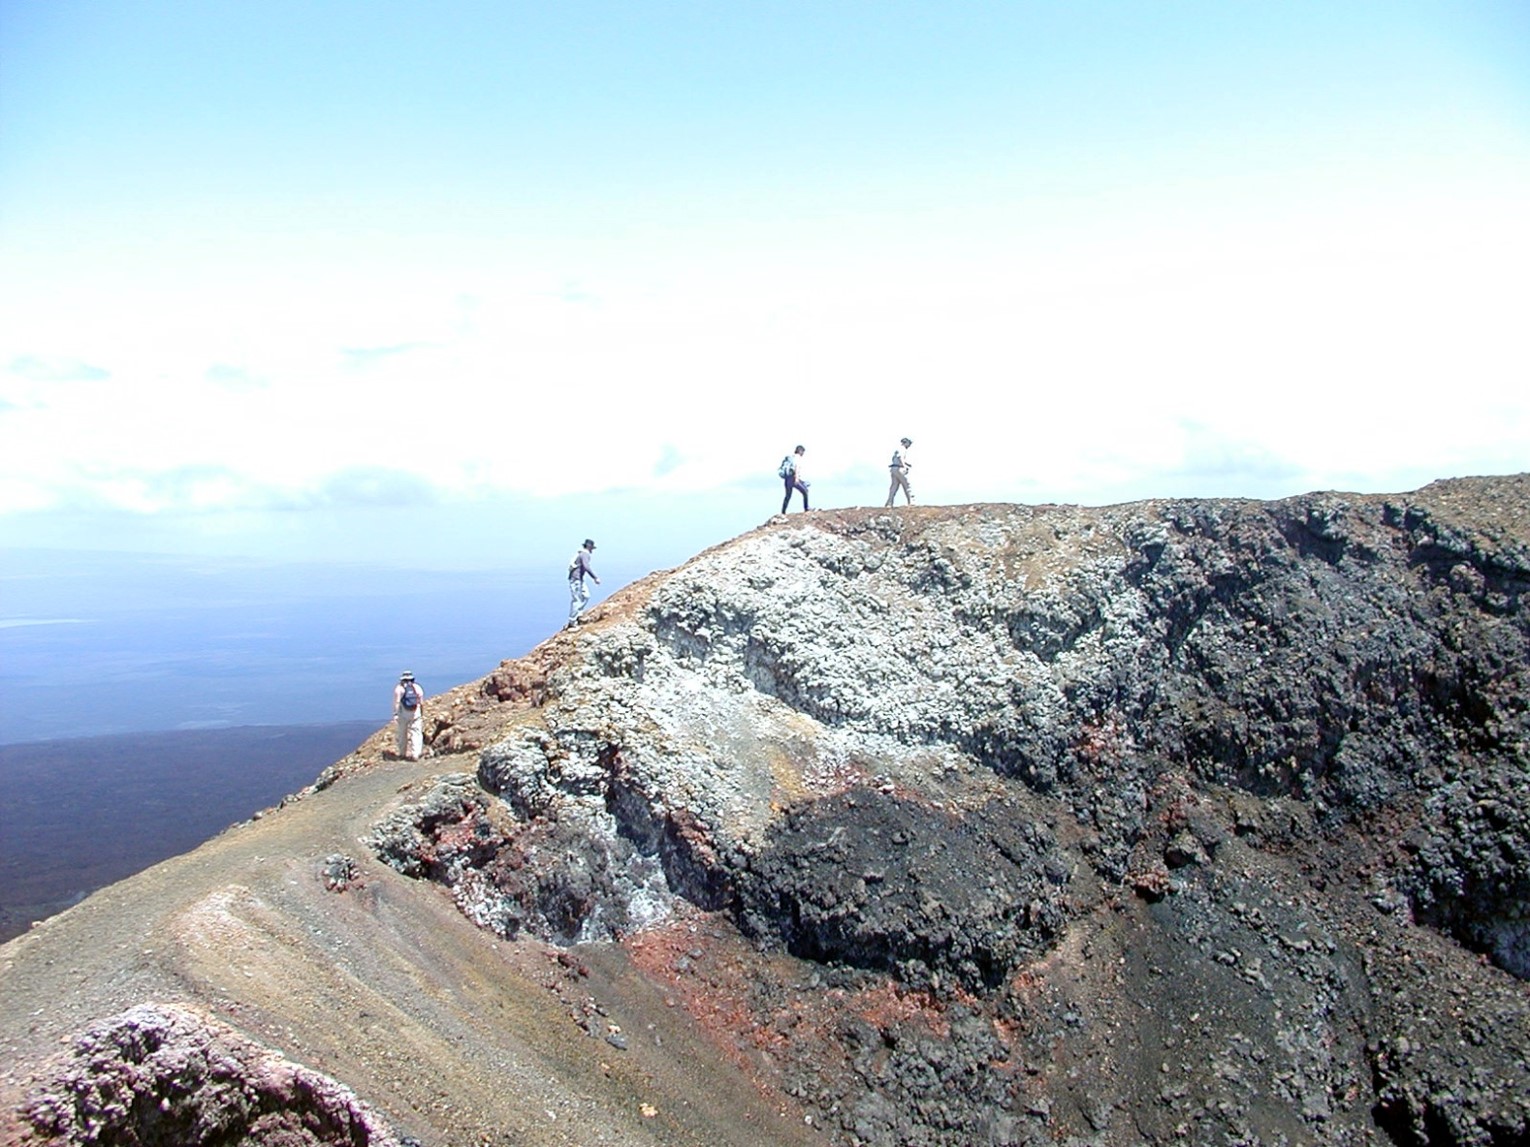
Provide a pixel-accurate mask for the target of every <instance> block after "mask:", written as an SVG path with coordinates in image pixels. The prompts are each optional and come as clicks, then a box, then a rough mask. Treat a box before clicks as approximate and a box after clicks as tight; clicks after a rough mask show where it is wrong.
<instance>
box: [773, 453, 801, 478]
mask: <svg viewBox="0 0 1530 1147" xmlns="http://www.w3.org/2000/svg"><path fill="white" fill-rule="evenodd" d="M796 472H797V463H796V462H795V461H794V460H793V459H792V456H791V455H790V454H788V455H787V456H786V457H785V458H783V459H781V465H780V466H779V467H777V468H776V477H777V478H790V477H791V476H792V475H793V474H795V473H796Z"/></svg>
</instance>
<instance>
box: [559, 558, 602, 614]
mask: <svg viewBox="0 0 1530 1147" xmlns="http://www.w3.org/2000/svg"><path fill="white" fill-rule="evenodd" d="M594 556H595V543H594V542H592V541H590V539H589V538H585V539H584V548H583V549H581V550H579V552H578V553H576V554H575V555H574V560H573V561H571V562H569V563H568V597H569V603H568V624H567V625H566V626H564V628H565V629H573V628H574V626H576V625H578V624H579V615H580V613H582V612H583V611H584V607H585V606H586V605H588V604H589V603H590V591H589V590H587V589H585V588H584V579H585V576H586V575H588V576H589V577H590V578H591V579H592V580H593V581H594V582H595V584H596V585H599V584H600V578H598V577H596V576H595V567H594V566H593V565H591V564H590V559H591V558H592V557H594Z"/></svg>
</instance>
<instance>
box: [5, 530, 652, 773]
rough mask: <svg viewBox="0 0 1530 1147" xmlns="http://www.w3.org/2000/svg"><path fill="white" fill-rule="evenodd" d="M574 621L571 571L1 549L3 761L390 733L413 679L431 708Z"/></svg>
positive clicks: (608, 582) (610, 581)
mask: <svg viewBox="0 0 1530 1147" xmlns="http://www.w3.org/2000/svg"><path fill="white" fill-rule="evenodd" d="M611 572H612V573H618V572H619V571H611ZM619 584H621V581H620V580H618V577H613V576H607V577H606V578H605V584H604V586H603V587H602V589H609V588H612V587H613V586H615V585H619ZM602 596H603V594H602ZM597 600H599V599H597ZM566 610H567V589H566V585H565V584H564V581H563V571H562V570H561V569H554V570H550V571H548V572H547V573H545V574H529V573H527V572H525V571H519V572H508V571H507V572H501V571H472V572H442V571H418V570H410V571H396V570H385V569H373V568H370V567H365V566H338V565H314V566H304V565H278V564H267V563H261V562H255V561H243V560H236V559H217V558H192V557H167V556H158V555H154V556H151V555H135V554H118V553H94V552H92V553H82V552H74V551H42V550H10V551H4V550H0V698H3V705H0V744H12V743H16V742H21V741H41V740H49V739H54V738H61V737H86V736H98V735H103V734H114V733H131V732H140V731H149V730H189V729H217V728H228V727H232V726H242V725H300V724H328V723H334V722H340V721H356V720H374V721H376V722H377V723H378V724H379V725H380V724H382V723H383V722H384V721H385V720H386V719H387V718H388V714H389V708H390V705H391V699H392V689H393V685H394V683H395V682H396V681H397V679H398V674H399V673H400V672H401V671H402V670H405V669H409V670H412V671H414V673H415V674H416V675H417V676H418V677H419V679H420V681H421V683H422V684H423V685H424V686H425V688H426V690H427V692H436V691H439V690H444V689H447V688H449V687H451V686H454V685H459V684H461V683H463V682H465V681H471V680H474V679H475V678H478V677H481V676H483V675H484V674H486V673H488V672H489V671H490V670H492V669H493V668H494V667H495V666H496V665H497V664H498V663H499V662H500V661H501V660H504V659H505V658H510V657H519V656H521V655H523V654H525V653H526V652H528V651H529V650H530V649H531V648H533V647H534V646H535V645H537V644H538V643H539V642H541V641H542V640H543V639H545V638H546V637H548V636H550V635H551V634H552V633H554V632H556V631H557V629H558V627H559V625H560V624H561V623H562V622H563V620H564V617H565V614H566Z"/></svg>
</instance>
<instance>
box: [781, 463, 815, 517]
mask: <svg viewBox="0 0 1530 1147" xmlns="http://www.w3.org/2000/svg"><path fill="white" fill-rule="evenodd" d="M805 453H807V451H806V449H805V448H804V447H802V446H799V447H797V449H795V450H793V451H792V452H791V453H790V454H788V455H787V456H786V457H785V458H783V459H781V468H780V469H779V470H777V471H776V473H777V474H779V475H780V476H781V480H782V481H783V482H785V483H786V497H784V498H782V499H781V512H782V513H783V514H784V513H786V508H787V507H788V506H790V505H791V504H792V491H793V490H801V491H802V508H803V509H804V510H806V509H807V508H808V486H809V485H811V483H809V482H808V481H807V479H805V478H803V476H802V456H803V454H805Z"/></svg>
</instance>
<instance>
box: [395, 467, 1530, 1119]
mask: <svg viewBox="0 0 1530 1147" xmlns="http://www.w3.org/2000/svg"><path fill="white" fill-rule="evenodd" d="M1527 587H1530V480H1527V479H1526V478H1525V477H1524V476H1520V477H1515V478H1505V479H1483V480H1460V481H1453V482H1445V483H1437V484H1435V485H1434V486H1431V487H1429V488H1427V489H1425V490H1423V491H1420V492H1418V493H1416V494H1413V495H1406V496H1396V497H1382V496H1371V497H1367V496H1360V495H1337V494H1314V495H1309V496H1306V497H1301V498H1293V499H1288V500H1286V501H1283V502H1276V503H1257V502H1196V501H1177V502H1148V503H1140V504H1135V505H1129V506H1118V507H1108V508H1104V509H1095V510H1090V509H1082V508H1076V507H1023V506H997V505H980V506H964V507H953V508H950V509H929V508H923V507H921V508H918V509H908V510H900V511H897V512H888V511H875V510H872V511H839V512H830V513H819V514H811V515H802V516H800V517H793V518H790V519H778V520H775V521H773V522H772V523H771V524H770V525H768V526H766V527H764V528H762V529H760V530H757V531H755V532H754V533H752V534H749V535H746V536H745V537H743V538H740V539H738V540H736V541H734V542H731V543H728V544H726V545H723V546H719V547H717V548H715V549H713V550H710V551H708V552H707V553H705V554H702V555H701V556H699V557H698V558H696V559H695V560H693V561H692V562H690V563H688V564H687V565H686V566H684V567H682V568H681V569H679V570H677V571H674V572H672V573H670V574H668V575H666V576H664V577H662V578H658V579H653V580H651V581H650V582H649V583H647V584H645V585H641V586H639V587H636V588H635V589H634V591H632V592H631V594H630V595H629V597H628V598H627V599H626V600H623V601H619V602H616V603H613V604H612V606H610V607H608V608H607V609H606V610H605V611H604V612H603V613H599V614H597V616H596V622H597V623H596V624H592V625H591V626H589V627H587V628H586V629H585V630H583V631H581V632H579V633H578V634H577V635H575V636H573V637H570V638H566V639H563V640H566V641H567V644H568V646H569V652H568V655H567V656H565V657H562V658H560V659H558V660H556V661H552V662H548V663H545V664H546V675H545V680H543V679H538V681H537V683H536V691H535V692H536V695H535V698H534V699H533V700H531V701H529V702H526V703H524V704H522V706H521V708H520V710H519V716H517V717H516V718H515V719H514V720H512V721H511V722H510V723H509V725H508V727H507V728H506V730H505V733H504V735H502V736H501V737H500V738H499V739H498V740H496V741H494V742H493V743H490V744H488V745H487V746H486V747H485V748H484V750H483V752H482V753H481V756H480V760H479V769H478V778H477V779H478V782H479V785H481V792H482V794H483V797H492V798H495V800H494V803H495V805H496V806H497V807H498V809H499V810H501V812H502V814H503V816H505V817H506V818H508V823H509V824H510V827H509V828H507V829H506V830H504V833H503V840H502V842H500V843H496V841H499V839H500V838H499V837H498V836H495V835H494V833H490V832H488V831H487V830H482V829H480V830H477V831H478V836H477V837H476V840H477V843H476V844H475V846H474V850H476V851H474V855H473V856H469V855H468V854H467V853H464V854H463V862H462V863H461V864H458V865H456V866H455V867H452V868H451V869H450V871H446V872H439V873H432V875H436V876H437V878H439V879H442V880H443V881H444V882H445V883H447V884H448V885H450V886H451V887H452V889H453V891H454V894H455V895H456V896H457V898H458V900H459V903H461V904H462V906H463V908H464V910H465V911H466V912H468V914H469V915H470V916H471V917H472V918H474V919H476V920H479V921H480V922H483V923H487V924H488V925H489V926H491V927H493V928H494V929H495V930H496V931H498V932H500V933H501V934H503V935H514V934H516V933H517V930H518V929H522V928H525V929H528V930H530V931H531V932H532V933H533V934H536V935H539V936H542V937H543V938H545V939H548V940H553V941H557V942H567V941H569V940H570V939H575V938H577V939H582V940H591V939H601V938H617V939H620V938H622V937H624V936H627V935H629V934H630V933H632V932H633V931H634V930H640V929H642V928H644V927H653V926H657V925H660V924H662V923H663V921H664V920H666V919H667V918H669V917H670V916H671V915H672V914H674V913H675V912H677V911H680V910H681V908H682V906H689V908H691V909H695V908H699V909H703V910H707V911H712V912H721V913H723V914H726V915H727V916H729V917H730V918H731V919H733V920H734V921H735V922H736V924H737V926H738V927H739V928H740V929H742V931H743V933H744V934H745V935H748V936H751V937H753V938H754V939H755V941H756V942H757V943H759V944H761V945H764V946H765V947H766V948H767V949H781V950H784V951H786V952H789V953H790V954H791V955H793V956H795V957H798V958H800V959H803V960H806V961H810V962H811V963H814V964H817V965H820V966H821V967H822V970H823V977H824V978H823V979H822V980H821V982H822V983H824V984H826V985H833V984H838V985H840V986H841V987H842V988H843V989H845V990H848V991H850V992H851V993H852V994H853V993H855V992H864V991H869V990H871V987H870V985H872V984H874V983H880V982H882V980H879V979H877V978H878V977H884V978H885V977H890V981H888V982H890V983H892V984H895V985H898V990H899V991H903V992H911V993H924V996H922V997H921V998H924V999H926V1000H927V1001H928V1003H929V1006H930V1007H932V1008H935V1009H936V1010H937V1011H939V1012H941V1015H942V1018H941V1020H940V1021H939V1022H938V1023H935V1024H934V1026H933V1027H931V1026H929V1025H926V1026H924V1027H918V1028H917V1030H916V1028H915V1027H909V1028H908V1029H907V1030H900V1028H899V1025H897V1024H891V1025H884V1026H883V1027H880V1028H878V1027H876V1026H875V1025H873V1026H872V1027H871V1028H867V1027H865V1025H864V1024H858V1023H856V1022H850V1023H849V1026H848V1027H846V1028H845V1029H844V1030H843V1031H841V1032H839V1033H837V1034H835V1033H830V1034H828V1035H826V1036H825V1037H824V1039H823V1042H822V1043H821V1044H819V1045H818V1046H817V1047H816V1049H814V1050H812V1051H811V1052H808V1051H804V1052H803V1054H802V1056H801V1057H800V1061H799V1060H798V1059H794V1058H793V1057H792V1056H791V1055H790V1054H785V1055H784V1058H785V1061H786V1063H785V1066H784V1067H783V1071H784V1072H785V1073H786V1075H787V1077H789V1078H790V1077H791V1076H792V1073H793V1072H794V1071H797V1072H800V1073H801V1076H800V1081H799V1083H798V1085H797V1091H795V1092H794V1094H797V1093H799V1092H800V1094H801V1095H802V1096H803V1097H804V1098H805V1099H806V1100H807V1101H808V1102H809V1104H810V1106H813V1107H814V1108H815V1109H816V1110H817V1112H818V1116H819V1119H820V1121H821V1125H822V1124H827V1125H836V1124H837V1125H838V1126H839V1128H840V1129H841V1131H840V1134H841V1135H842V1138H843V1141H845V1142H864V1143H889V1144H891V1143H899V1144H915V1143H953V1144H954V1143H971V1142H992V1143H1023V1142H1032V1141H1035V1142H1041V1141H1053V1140H1055V1139H1057V1138H1059V1137H1061V1138H1067V1137H1068V1136H1070V1135H1071V1136H1074V1137H1075V1138H1076V1139H1077V1141H1079V1142H1086V1141H1088V1142H1093V1141H1098V1142H1108V1143H1125V1142H1137V1141H1141V1140H1143V1139H1146V1140H1159V1139H1162V1140H1164V1141H1167V1140H1171V1139H1177V1140H1186V1139H1188V1140H1189V1141H1195V1142H1277V1141H1289V1142H1305V1141H1312V1140H1322V1141H1326V1142H1372V1141H1381V1140H1384V1139H1390V1140H1392V1141H1395V1142H1399V1143H1415V1142H1416V1143H1445V1142H1450V1143H1479V1142H1480V1143H1488V1142H1507V1141H1515V1142H1522V1141H1525V1139H1524V1137H1525V1136H1530V1107H1527V1103H1530V1101H1527V1100H1526V1099H1525V1098H1524V1097H1525V1096H1527V1095H1530V1064H1527V1061H1526V1057H1525V1054H1524V1048H1525V1047H1526V1046H1530V1003H1527V997H1526V994H1525V991H1524V987H1523V984H1522V983H1519V982H1518V981H1522V980H1524V979H1525V978H1526V977H1527V975H1530V963H1527V959H1530V958H1527V952H1530V924H1527V921H1530V913H1527V905H1530V833H1527V825H1530V795H1527V794H1530V754H1527V733H1530V717H1527V698H1530V679H1527V665H1530V619H1527V614H1526V612H1525V610H1524V608H1523V603H1522V598H1523V593H1524V591H1525V589H1526V588H1527ZM529 692H530V691H529V690H521V694H522V695H529ZM496 696H497V694H496ZM452 784H453V785H457V786H460V785H461V784H462V779H461V778H457V779H454V780H453V781H452ZM482 799H483V798H481V797H479V796H473V797H471V798H470V800H471V801H478V802H480V803H479V805H478V806H476V807H478V808H479V810H480V811H479V812H477V813H473V814H472V815H471V816H470V815H467V814H466V813H464V816H463V817H462V818H459V820H458V821H455V822H452V823H454V824H455V825H457V826H458V827H456V828H452V829H451V830H450V831H452V832H459V833H460V831H461V826H463V825H467V824H469V823H470V822H472V821H473V820H474V818H475V817H477V818H479V819H480V820H481V819H482V817H483V815H485V814H484V812H483V810H484V809H487V808H488V807H490V806H487V805H482V803H481V801H482ZM496 831H497V830H496ZM438 835H439V834H438ZM485 848H487V849H489V851H491V852H492V853H493V855H492V856H489V857H481V856H477V853H478V852H482V851H483V849H485ZM400 867H402V868H404V870H405V871H408V867H407V864H404V865H400ZM527 869H532V870H535V871H536V872H539V873H541V874H542V875H541V876H539V877H535V878H528V877H527V876H526V875H524V873H525V872H526V871H527ZM513 873H521V874H523V875H520V876H512V874H513ZM538 881H540V882H541V885H540V887H539V888H532V887H531V886H532V885H535V884H537V882H538ZM549 906H551V908H550V907H549ZM1425 952H1427V953H1428V955H1427V956H1426V955H1425ZM1477 953H1480V954H1481V955H1482V956H1483V957H1485V958H1486V960H1488V961H1491V963H1488V964H1484V963H1482V962H1480V961H1479V960H1478V959H1477V958H1476V954H1477ZM1102 961H1103V962H1102ZM1427 966H1434V967H1435V968H1436V970H1437V972H1439V973H1440V974H1448V975H1450V976H1459V977H1461V979H1460V981H1459V983H1460V985H1463V986H1464V985H1467V984H1469V985H1470V989H1469V990H1467V991H1465V992H1464V1002H1463V998H1452V999H1450V1000H1448V1001H1447V1000H1445V999H1443V998H1442V992H1441V985H1439V984H1438V983H1436V982H1433V981H1431V980H1430V979H1429V978H1428V977H1427V976H1422V975H1421V974H1420V969H1421V968H1424V967H1427ZM1446 968H1449V969H1450V971H1449V972H1448V973H1445V972H1444V969H1446ZM868 976H870V977H872V979H871V980H868V979H866V977H868ZM1515 977H1517V978H1518V981H1517V980H1516V979H1515ZM1069 983H1071V984H1072V988H1071V989H1067V988H1065V985H1066V984H1069ZM1069 991H1071V992H1072V993H1073V995H1071V997H1070V995H1069ZM761 992H763V989H761ZM765 995H768V993H764V994H762V995H759V998H757V1000H756V1005H757V1006H758V1007H761V1008H765V1009H767V1010H768V1008H769V1007H771V1006H776V1007H778V1006H779V1001H777V1002H776V1003H775V1004H771V1003H770V1001H768V1000H767V999H765ZM1489 999H1491V1000H1492V1001H1493V1003H1492V1004H1491V1008H1492V1009H1493V1010H1492V1011H1491V1013H1489V1012H1488V1011H1486V1010H1484V1009H1486V1008H1488V1007H1489V1005H1488V1004H1487V1003H1486V1002H1485V1001H1487V1000H1489ZM1403 1000H1406V1001H1407V1003H1406V1004H1402V1003H1401V1002H1400V1001H1403ZM1478 1000H1480V1001H1484V1002H1483V1003H1480V1004H1479V1003H1475V1002H1472V1001H1478ZM1489 1014H1491V1015H1492V1016H1493V1018H1492V1019H1491V1020H1489V1019H1488V1018H1487V1017H1488V1015H1489ZM964 1017H965V1018H964ZM1423 1033H1427V1035H1423ZM1421 1035H1423V1038H1420V1036H1421ZM932 1040H933V1041H934V1042H933V1043H932V1042H931V1041H932ZM996 1040H997V1041H998V1042H997V1043H996V1042H995V1041H996ZM1399 1041H1400V1042H1399ZM806 1046H807V1045H804V1047H806ZM1452 1049H1457V1050H1452ZM836 1063H837V1064H838V1065H839V1067H838V1069H836V1068H835V1066H834V1065H835V1064H836ZM1063 1065H1070V1066H1066V1067H1064V1066H1063ZM825 1080H828V1081H830V1082H828V1083H826V1082H824V1081H825ZM1505 1136H1507V1137H1508V1138H1504V1137H1505Z"/></svg>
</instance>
